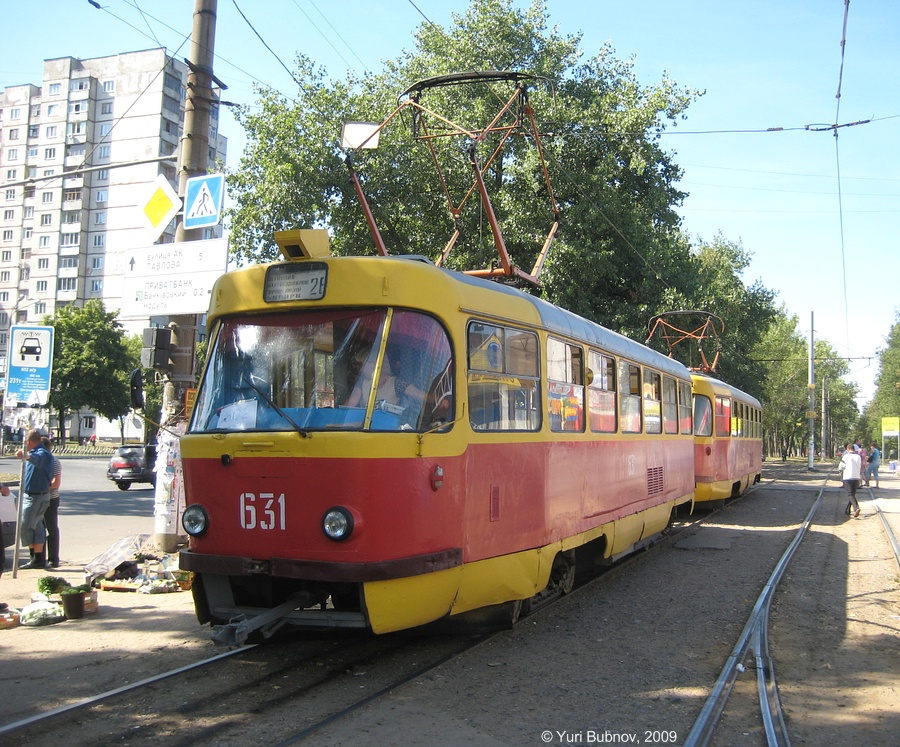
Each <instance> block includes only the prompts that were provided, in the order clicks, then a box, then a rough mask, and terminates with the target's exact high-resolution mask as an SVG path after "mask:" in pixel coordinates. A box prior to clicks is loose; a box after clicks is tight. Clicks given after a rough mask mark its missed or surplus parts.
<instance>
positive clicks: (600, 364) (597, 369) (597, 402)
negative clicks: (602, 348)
mask: <svg viewBox="0 0 900 747" xmlns="http://www.w3.org/2000/svg"><path fill="white" fill-rule="evenodd" d="M588 421H589V422H590V426H591V430H592V431H594V432H595V433H615V432H616V361H615V358H610V357H609V356H608V355H601V354H600V353H597V352H595V351H593V350H591V351H589V352H588Z"/></svg>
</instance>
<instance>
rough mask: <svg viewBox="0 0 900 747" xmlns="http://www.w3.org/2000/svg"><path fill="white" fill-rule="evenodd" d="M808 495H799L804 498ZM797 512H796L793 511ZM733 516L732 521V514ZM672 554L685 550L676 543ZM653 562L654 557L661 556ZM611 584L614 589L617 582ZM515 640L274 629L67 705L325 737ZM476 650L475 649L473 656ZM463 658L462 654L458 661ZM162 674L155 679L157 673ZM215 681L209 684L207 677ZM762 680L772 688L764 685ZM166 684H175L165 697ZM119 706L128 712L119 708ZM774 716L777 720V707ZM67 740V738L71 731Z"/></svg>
mask: <svg viewBox="0 0 900 747" xmlns="http://www.w3.org/2000/svg"><path fill="white" fill-rule="evenodd" d="M768 487H773V486H771V485H769V484H767V483H765V482H764V483H763V484H761V485H759V486H757V487H756V488H754V490H753V491H751V495H752V493H753V492H755V490H759V489H765V488H768ZM747 497H749V496H747ZM743 502H744V498H741V499H738V500H737V501H729V502H728V503H727V504H726V507H725V508H726V512H725V514H726V515H727V513H728V509H729V508H730V507H734V508H738V507H739V505H740V503H743ZM808 505H809V504H808V503H805V506H806V507H808ZM803 510H804V511H805V510H806V508H804V509H803ZM722 515H723V514H722V513H721V512H719V511H715V512H708V513H706V512H704V513H703V514H702V515H699V516H694V517H691V518H690V519H688V520H685V521H682V522H678V523H677V524H676V525H675V526H673V527H672V529H671V530H670V531H669V532H668V534H667V536H666V537H664V538H662V540H661V541H659V542H657V543H656V544H655V545H654V546H653V547H651V548H649V553H647V552H642V553H638V554H636V555H634V556H632V557H631V558H629V559H627V560H625V561H622V562H620V563H617V564H615V565H614V566H612V567H611V568H610V569H609V572H607V573H604V574H602V575H601V576H600V577H599V578H596V579H592V580H589V581H588V582H587V583H585V584H579V586H578V587H576V589H575V590H574V591H573V592H572V593H571V594H569V595H566V597H564V598H566V599H570V598H574V601H576V602H578V600H577V598H578V597H586V600H583V601H582V602H580V604H593V602H592V601H590V598H591V596H593V597H597V596H605V595H607V594H608V593H609V589H607V590H604V591H602V592H601V593H600V594H593V595H591V594H590V590H591V588H596V587H595V586H594V584H607V585H608V584H609V582H610V581H613V580H614V579H615V578H616V577H617V576H618V575H619V574H620V573H621V574H623V577H622V584H621V585H623V586H625V585H627V584H629V583H631V578H630V577H629V576H630V572H629V568H633V567H635V566H638V564H639V562H640V561H641V559H643V558H647V559H651V558H652V557H653V556H654V555H655V554H656V553H655V552H654V551H655V550H657V549H663V548H665V547H667V546H669V547H671V546H672V545H673V544H674V543H676V542H678V541H680V539H681V538H683V537H685V536H687V535H689V534H690V531H689V530H691V529H699V530H700V531H701V532H703V531H706V530H705V529H703V528H702V525H703V524H704V523H709V522H710V521H711V520H712V521H713V522H715V520H716V517H721V516H722ZM798 515H799V516H802V513H801V514H798ZM781 523H782V522H779V525H780V524H781ZM734 526H736V527H739V526H740V524H739V523H737V524H734ZM713 531H717V530H715V529H713ZM782 548H783V545H782ZM779 552H780V551H779ZM679 555H680V556H681V557H686V556H685V555H684V553H681V552H680V551H679ZM656 562H657V564H658V563H659V562H660V561H659V560H658V561H656ZM638 567H639V566H638ZM613 586H616V585H615V584H613ZM616 593H617V594H619V593H621V590H617V591H616ZM566 614H567V613H566V612H565V611H564V610H563V612H558V613H554V612H551V611H550V610H548V609H546V608H544V609H542V610H540V611H539V612H537V613H536V617H538V618H540V619H538V620H535V621H534V622H535V624H536V626H537V629H540V628H541V627H543V626H546V624H547V623H549V622H552V621H554V620H557V619H558V618H560V617H565V616H566ZM767 615H768V608H767V607H766V617H767ZM531 620H532V618H531V617H526V618H524V620H523V622H528V621H531ZM520 624H521V623H520ZM528 627H529V628H531V627H532V626H530V625H529V626H528ZM517 630H518V628H517ZM522 633H523V635H522V636H518V635H516V634H515V633H514V635H516V638H517V639H522V640H524V636H526V635H527V634H528V629H526V630H524V631H522ZM522 640H519V642H518V643H516V642H515V641H512V640H510V636H509V635H507V636H506V637H505V638H504V637H501V634H498V633H496V632H491V633H490V634H481V635H478V636H471V635H470V636H468V637H466V638H465V639H463V638H462V636H461V635H460V634H459V633H458V632H457V633H456V634H453V633H450V634H449V635H448V634H447V633H446V632H439V633H434V632H433V629H428V630H419V631H418V632H409V631H407V632H405V633H402V634H391V635H389V636H377V637H372V636H360V635H356V634H353V635H351V634H347V635H340V636H337V637H334V636H329V637H328V638H327V639H326V638H323V639H319V640H314V641H309V640H302V641H301V640H297V639H296V638H289V639H288V640H286V641H281V640H280V639H276V640H273V641H271V642H270V643H269V644H267V645H265V646H262V647H257V649H251V648H250V647H245V648H244V649H240V650H238V651H237V652H235V653H238V654H241V655H239V656H233V657H232V663H231V664H229V663H227V661H228V660H227V659H226V660H223V661H222V662H220V663H219V664H215V663H213V664H212V665H211V668H210V667H208V668H207V671H206V673H205V674H201V673H200V671H201V670H196V668H197V667H199V666H200V665H201V664H203V662H198V664H197V665H194V666H193V667H185V668H182V669H184V670H188V669H195V670H196V671H194V672H190V671H184V672H181V673H178V672H177V671H176V674H178V679H173V680H172V682H173V683H175V684H172V685H171V686H169V685H164V684H163V683H162V682H161V681H158V682H152V683H146V685H145V686H144V687H142V688H141V687H138V685H142V684H144V683H135V686H133V687H132V688H129V689H133V692H132V693H130V694H125V693H111V697H110V698H109V699H108V700H105V701H104V702H102V703H101V702H96V703H92V704H90V705H87V704H86V705H84V706H83V707H82V708H81V711H80V712H79V713H78V714H71V715H72V716H73V718H75V719H76V722H77V723H78V724H79V725H82V724H85V723H86V720H87V719H89V718H90V719H97V720H99V721H100V722H101V723H103V724H104V726H103V728H104V729H105V735H106V739H105V741H128V742H129V743H147V744H160V743H162V744H167V745H169V744H172V745H182V744H183V745H192V746H194V747H196V745H204V744H217V745H219V744H223V745H224V744H231V743H234V744H236V743H238V742H239V741H240V740H241V739H244V740H246V738H247V737H246V734H247V733H248V732H255V733H256V734H259V733H260V729H261V728H262V726H263V724H265V734H266V736H265V739H264V742H265V743H266V744H277V745H281V744H284V745H287V744H295V743H305V742H307V741H311V740H312V739H316V740H318V739H319V735H320V733H322V732H324V736H325V738H326V741H327V738H329V737H330V736H332V735H333V734H334V733H336V730H335V728H329V727H338V725H339V724H343V727H340V728H339V729H337V730H338V731H340V729H341V728H342V729H344V730H346V729H347V728H350V727H351V725H352V724H354V723H356V721H357V720H358V719H356V718H355V715H356V714H360V713H361V712H364V711H365V709H366V707H367V706H370V705H371V706H373V707H374V708H376V709H377V708H380V706H377V705H376V704H377V702H378V701H379V700H381V699H382V698H384V699H386V700H387V701H390V695H391V694H392V693H394V692H395V691H397V690H399V689H401V688H404V687H405V688H407V689H406V692H407V693H409V692H410V691H409V689H408V688H409V686H410V685H411V684H412V683H413V682H418V683H419V688H420V687H421V686H426V687H427V686H428V685H427V684H426V683H429V682H431V683H433V682H435V681H440V680H442V679H443V678H444V677H445V676H447V677H449V676H450V675H449V674H447V671H448V670H446V669H445V670H441V671H442V672H443V674H435V670H437V669H438V668H440V667H442V665H445V664H452V663H453V662H454V661H455V660H461V659H463V657H464V655H465V654H466V653H467V652H469V651H471V650H473V649H474V648H476V647H477V646H479V645H482V644H485V643H490V644H491V645H492V646H493V642H496V648H492V649H489V650H490V651H491V653H490V656H491V657H496V656H497V654H496V652H497V651H498V650H499V649H500V648H501V647H503V648H505V649H509V648H517V647H521V645H523V644H522ZM437 644H440V646H438V645H437ZM748 650H752V651H753V657H754V663H752V664H749V665H748V663H747V662H748V659H747V658H746V657H745V659H744V666H745V668H748V669H752V668H755V669H756V670H757V676H758V677H759V676H760V674H761V673H762V672H773V668H772V666H771V663H770V660H769V659H768V645H767V632H764V634H763V635H761V636H753V637H751V640H750V644H749V648H748ZM757 652H758V654H757ZM213 658H214V659H216V658H219V657H213ZM483 658H485V657H484V656H480V657H478V660H479V661H480V660H481V659H483ZM471 665H472V660H471V659H470V660H469V663H468V664H466V666H471ZM481 665H484V662H481ZM476 666H479V665H478V664H476ZM459 668H460V665H459V664H457V665H453V666H451V670H458V669H459ZM229 670H230V671H229ZM495 671H499V670H495ZM163 676H164V675H161V676H160V677H159V678H154V679H160V680H161V678H162V677H163ZM772 681H773V682H774V679H773V680H772ZM214 684H216V687H215V688H213V687H212V685H214ZM767 687H769V688H770V689H771V686H770V685H767ZM417 691H418V690H417ZM776 691H777V688H776ZM172 693H176V697H175V698H174V702H172V701H173V698H172ZM167 701H168V702H167ZM73 705H74V704H73ZM123 714H127V717H125V718H123ZM773 718H774V719H776V720H777V719H778V716H777V715H776V716H774V717H773ZM70 727H71V724H70ZM19 733H20V734H21V736H22V739H24V740H26V741H28V743H29V744H33V745H43V744H47V745H51V744H53V745H55V744H59V743H60V741H66V737H64V736H61V735H62V734H63V732H61V731H58V730H57V728H56V727H54V726H53V725H52V719H51V720H47V721H43V722H39V723H33V724H29V725H28V727H27V728H24V729H22V730H20V731H19ZM94 733H96V730H94ZM681 733H682V734H684V733H687V732H686V730H685V732H681ZM17 736H18V734H17ZM679 741H680V740H679ZM69 743H72V742H71V739H69Z"/></svg>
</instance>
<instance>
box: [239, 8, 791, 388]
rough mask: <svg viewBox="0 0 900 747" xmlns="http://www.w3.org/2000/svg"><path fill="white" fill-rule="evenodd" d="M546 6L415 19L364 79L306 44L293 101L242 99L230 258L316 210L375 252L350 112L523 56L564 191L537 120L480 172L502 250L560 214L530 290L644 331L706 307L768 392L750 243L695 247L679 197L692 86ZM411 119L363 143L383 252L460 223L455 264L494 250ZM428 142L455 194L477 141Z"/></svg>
mask: <svg viewBox="0 0 900 747" xmlns="http://www.w3.org/2000/svg"><path fill="white" fill-rule="evenodd" d="M546 7H547V6H546V2H542V1H536V2H533V3H532V5H531V6H530V7H528V8H526V9H519V8H515V7H514V6H513V2H512V0H472V2H471V4H470V6H469V8H468V10H467V11H466V12H465V14H463V15H454V16H453V21H452V24H451V25H450V26H449V27H448V28H442V27H440V26H437V25H435V24H432V23H425V24H423V25H422V26H420V28H419V29H418V31H417V33H416V48H415V50H413V51H411V52H408V53H406V54H404V55H403V56H402V57H401V58H399V59H396V60H391V61H388V62H387V63H386V64H385V68H384V71H383V72H381V73H378V74H369V75H366V76H365V77H363V78H357V77H355V76H353V75H350V76H348V77H347V79H346V80H343V81H331V80H329V79H328V78H327V76H326V75H325V72H324V71H323V70H321V69H316V68H315V67H314V66H313V65H312V63H311V62H310V61H309V60H308V59H306V58H304V57H302V56H299V57H298V59H297V68H296V75H295V77H296V80H297V91H296V93H295V95H294V96H293V97H292V99H291V100H290V101H288V100H287V99H286V98H285V97H284V96H282V95H280V94H278V93H276V92H274V91H272V90H269V89H260V99H259V102H258V106H257V107H254V108H253V109H250V108H249V107H245V108H242V109H239V110H238V111H237V113H236V116H237V118H238V120H239V121H240V122H241V124H242V125H243V126H244V128H245V129H246V132H247V138H248V149H247V151H246V153H245V155H244V157H243V158H242V160H241V163H240V167H239V169H238V170H237V171H235V172H233V173H231V174H229V175H228V181H229V187H230V192H231V194H232V195H233V196H234V198H235V202H236V208H234V209H233V210H231V211H230V212H229V215H230V218H231V229H232V233H231V247H232V253H233V255H234V258H235V259H236V260H237V261H238V262H239V263H243V262H260V261H270V260H273V259H276V258H278V256H279V252H278V249H277V247H276V245H275V242H274V233H275V231H276V230H280V229H289V228H303V227H315V226H325V227H327V228H328V230H329V233H330V235H331V243H332V251H333V252H334V253H336V254H354V255H359V254H372V253H374V252H375V248H374V244H373V241H372V238H371V237H370V236H369V233H368V229H367V226H366V223H365V220H364V219H363V213H362V210H361V208H360V206H359V204H358V200H357V198H356V195H355V193H354V190H353V187H352V182H351V179H350V177H349V175H348V170H347V167H346V164H345V160H344V154H343V153H342V151H341V150H340V148H339V135H340V131H341V125H342V123H343V122H346V121H360V120H363V121H374V122H380V121H382V120H383V119H384V118H385V116H386V115H387V114H388V113H390V112H391V111H392V109H393V108H394V106H395V104H396V101H397V95H398V93H399V92H401V91H404V90H405V89H407V88H408V87H409V86H410V85H411V84H413V83H415V82H417V81H421V80H423V79H427V78H432V77H434V76H438V75H447V74H450V73H455V72H459V71H472V70H515V71H520V72H528V73H531V74H533V75H534V76H537V77H536V78H535V79H534V80H532V81H530V83H529V89H528V102H529V104H530V105H532V106H533V109H534V112H535V117H536V119H537V126H538V129H539V130H540V131H541V132H542V133H543V136H542V142H543V143H544V146H545V150H544V157H545V163H546V165H547V170H548V171H549V174H550V182H551V184H552V185H553V195H554V198H555V200H554V201H551V199H550V193H549V190H548V189H547V187H546V185H545V182H544V179H543V165H542V163H541V160H540V159H539V158H538V155H537V150H536V148H535V143H534V139H533V138H531V137H529V136H523V137H516V138H511V139H510V141H509V142H508V143H507V147H506V148H505V149H504V150H503V151H502V152H501V153H499V155H497V156H496V158H494V159H493V160H492V161H491V163H490V165H489V166H487V167H486V168H485V170H484V174H483V176H484V179H485V182H487V183H488V188H489V191H490V192H491V195H492V204H493V206H494V208H495V210H496V213H497V217H498V219H499V222H500V225H501V226H502V230H503V234H504V239H505V243H506V247H507V249H508V251H509V254H510V256H511V258H512V260H513V261H514V262H515V264H516V265H517V266H518V267H520V268H522V269H524V270H525V271H526V272H527V271H530V270H531V268H532V267H533V265H534V263H535V260H536V258H537V256H538V253H539V251H540V250H541V247H542V243H543V237H545V236H546V235H547V232H548V230H549V228H550V226H551V224H552V222H553V219H554V217H558V219H559V227H560V228H559V232H558V235H557V237H556V239H555V241H554V243H553V245H552V247H551V249H550V252H549V254H548V257H547V260H546V263H545V265H544V270H543V274H542V276H541V281H542V287H541V288H540V289H539V290H535V291H534V292H537V293H540V294H541V295H542V296H543V297H544V298H546V299H547V300H549V301H551V302H552V303H555V304H557V305H559V306H562V307H564V308H567V309H569V310H571V311H573V312H575V313H577V314H580V315H581V316H584V317H585V318H587V319H590V320H592V321H595V322H598V323H600V324H603V325H605V326H607V327H609V328H611V329H614V330H616V331H618V332H621V333H622V334H625V335H627V336H629V337H631V338H633V339H639V340H642V339H644V338H645V336H646V333H647V325H648V322H649V321H650V319H651V318H652V317H653V316H655V315H656V314H658V313H659V312H661V311H669V310H676V309H684V308H700V309H703V310H706V311H709V312H712V313H714V314H716V315H718V316H720V317H721V318H723V320H724V321H725V323H726V335H727V337H726V344H727V349H728V350H729V351H730V353H731V354H730V355H727V356H726V357H725V358H724V359H723V363H722V368H721V375H722V377H723V378H725V379H727V380H729V381H730V383H733V384H735V385H736V386H739V387H741V388H743V389H746V390H748V391H749V392H750V393H753V394H756V395H757V396H759V395H760V393H761V390H760V387H759V382H760V381H761V380H763V378H764V367H763V366H761V365H760V364H758V363H755V362H754V361H753V360H752V359H751V358H750V357H749V356H748V355H747V351H749V350H750V349H751V348H753V347H754V346H755V345H756V344H757V343H758V342H759V341H760V340H761V339H762V338H763V336H764V334H765V331H766V329H767V328H768V326H769V324H771V323H772V321H773V320H774V318H775V316H776V311H775V308H774V305H773V299H774V293H772V292H771V291H770V290H768V289H766V288H765V287H764V286H763V285H762V283H761V282H759V281H756V282H755V283H753V284H752V285H751V286H750V287H745V285H744V283H743V281H742V280H741V273H742V272H743V271H744V270H745V269H746V267H747V265H748V263H749V255H748V253H747V252H746V251H745V250H744V249H743V247H741V245H740V244H739V243H734V242H730V241H728V240H726V239H725V238H724V237H722V236H717V237H716V238H715V239H714V240H713V241H712V242H709V243H705V242H700V243H699V244H698V245H697V246H696V247H692V246H691V242H690V240H689V237H687V236H686V235H685V234H684V233H683V231H682V230H681V227H680V218H679V216H678V213H677V212H676V209H675V208H676V207H677V206H678V205H679V204H680V203H681V201H682V199H683V197H684V194H683V193H682V192H681V191H680V190H679V189H678V187H677V181H678V179H679V178H680V176H681V170H680V169H679V168H678V166H677V165H676V164H675V162H674V161H673V159H672V156H671V154H669V153H667V152H665V151H664V150H663V149H662V147H661V146H660V134H661V132H662V131H663V130H664V129H666V128H667V127H670V126H671V127H674V126H677V123H678V120H679V119H683V118H684V117H685V113H686V110H687V108H688V106H689V105H690V103H691V102H692V101H693V100H695V99H696V98H697V96H699V92H697V91H694V90H690V89H688V88H684V87H680V86H678V85H677V84H676V83H675V82H674V81H672V80H671V79H670V78H669V77H668V76H663V78H662V79H661V80H660V81H659V83H657V84H656V85H651V86H644V85H641V84H640V83H639V81H638V80H637V78H636V76H635V73H634V69H633V65H632V63H631V62H627V61H622V60H619V59H617V58H616V57H615V55H614V53H613V51H612V49H611V48H610V47H609V45H604V46H603V47H601V48H600V49H599V50H598V51H597V53H596V54H595V55H594V56H592V57H587V58H585V56H584V55H583V51H582V49H581V37H580V35H570V36H564V35H562V34H560V32H559V31H558V30H557V29H555V28H548V16H547V12H546ZM511 85H512V84H504V83H501V82H495V83H492V85H491V86H468V87H462V86H442V87H439V88H430V89H428V90H427V91H423V93H422V100H421V103H422V105H423V106H427V107H428V108H429V109H431V110H434V111H436V112H438V113H441V114H442V115H446V116H447V118H448V119H450V120H452V121H454V122H459V123H460V124H461V125H462V126H464V127H467V128H471V129H479V128H482V127H484V126H485V125H486V124H487V122H488V121H490V118H491V117H492V116H493V115H494V114H495V113H496V112H497V111H498V108H499V106H498V101H506V100H507V95H508V93H509V88H510V87H511ZM408 122H409V118H406V119H404V118H403V117H398V118H397V119H395V120H393V122H392V124H391V125H389V126H387V127H386V128H385V129H384V130H382V132H381V137H380V143H379V148H378V150H377V151H375V152H371V151H366V152H364V153H363V154H359V155H357V156H355V158H356V159H357V162H356V163H355V164H354V165H355V167H356V170H357V171H358V173H359V176H360V180H361V183H362V187H363V190H364V192H365V193H366V195H367V196H368V199H369V203H370V205H371V207H372V210H373V212H374V214H375V219H376V221H377V222H378V224H379V226H380V228H381V232H382V237H383V239H384V241H385V244H386V246H387V248H388V251H389V252H390V253H392V254H423V255H426V256H428V257H430V258H432V259H437V258H438V257H439V256H441V252H442V250H443V249H444V247H445V245H446V243H447V241H448V239H449V238H450V236H451V234H452V232H453V230H454V229H457V230H459V232H460V239H459V241H458V242H457V244H456V247H455V248H454V252H453V253H452V254H451V255H450V257H449V258H448V260H447V262H446V265H447V266H448V267H452V268H455V269H462V270H466V269H477V268H483V267H485V266H488V265H489V263H490V262H491V261H492V260H495V259H496V249H495V248H494V245H493V241H492V236H491V231H490V230H489V229H488V226H487V223H486V221H485V216H484V212H483V210H481V209H480V207H479V201H478V200H477V199H476V198H475V197H474V196H473V197H472V198H471V199H468V200H467V201H466V203H465V205H464V207H463V209H461V210H460V211H459V213H458V214H455V215H454V216H453V218H452V219H451V215H450V211H449V210H448V207H447V201H446V194H445V191H444V189H443V188H442V185H441V184H440V182H438V181H437V179H436V178H433V179H431V180H430V181H426V180H425V178H424V175H426V174H428V175H433V174H434V166H433V164H432V163H431V156H430V154H429V151H428V149H427V148H426V147H425V146H424V145H423V144H422V143H417V142H415V141H414V138H413V137H412V136H411V132H410V128H409V127H408ZM404 123H406V126H405V125H404ZM439 132H443V131H439ZM432 145H433V147H434V148H435V149H436V150H437V152H438V154H439V155H440V157H441V166H442V170H443V175H444V178H445V181H446V186H447V191H448V192H449V193H451V194H452V195H454V196H455V198H456V199H455V202H457V203H458V202H459V200H460V196H461V193H463V194H464V193H465V190H466V188H467V186H468V185H469V184H471V181H472V175H473V170H472V166H471V161H470V159H469V157H468V156H467V154H466V149H465V148H464V147H463V146H466V145H472V143H465V142H462V143H460V142H458V141H456V140H452V139H450V138H434V140H433V141H432ZM494 145H495V141H494V140H489V141H487V142H477V143H474V146H475V147H476V151H477V153H478V155H479V157H480V161H479V163H482V164H486V163H487V159H488V157H489V156H490V154H492V153H494V152H495V151H494ZM554 209H555V210H556V211H557V212H556V216H554V213H553V210H554Z"/></svg>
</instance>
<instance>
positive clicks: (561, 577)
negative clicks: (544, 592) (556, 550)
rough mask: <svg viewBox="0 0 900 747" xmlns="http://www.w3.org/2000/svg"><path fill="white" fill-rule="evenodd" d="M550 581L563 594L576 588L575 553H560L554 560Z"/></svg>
mask: <svg viewBox="0 0 900 747" xmlns="http://www.w3.org/2000/svg"><path fill="white" fill-rule="evenodd" d="M550 581H551V583H552V584H553V586H555V587H556V588H557V589H558V590H559V591H560V592H561V593H562V594H568V593H569V592H570V591H572V589H574V588H575V553H573V552H567V553H560V554H559V555H557V556H556V559H555V560H554V561H553V571H552V572H551V574H550Z"/></svg>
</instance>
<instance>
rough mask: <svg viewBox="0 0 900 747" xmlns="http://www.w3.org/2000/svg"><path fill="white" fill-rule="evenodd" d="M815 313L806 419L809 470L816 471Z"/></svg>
mask: <svg viewBox="0 0 900 747" xmlns="http://www.w3.org/2000/svg"><path fill="white" fill-rule="evenodd" d="M813 318H814V312H812V311H810V312H809V383H808V385H807V386H808V387H809V404H808V406H807V411H806V417H807V418H808V419H809V448H808V452H809V453H808V455H807V457H808V458H807V465H806V466H807V469H810V470H812V469H815V464H814V462H815V458H816V361H815V338H816V331H815V328H814V326H813Z"/></svg>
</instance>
